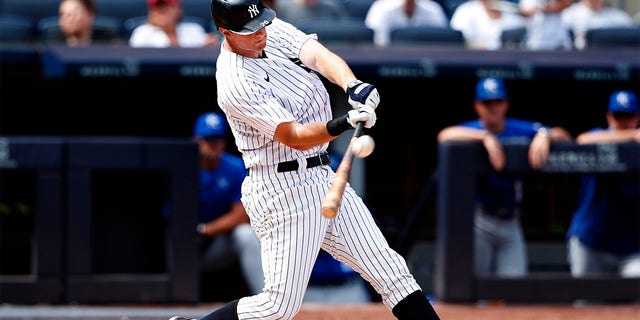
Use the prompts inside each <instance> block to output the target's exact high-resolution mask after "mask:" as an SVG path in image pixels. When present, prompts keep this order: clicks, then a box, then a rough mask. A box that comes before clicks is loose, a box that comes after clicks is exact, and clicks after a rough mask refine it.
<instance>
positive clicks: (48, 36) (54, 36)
mask: <svg viewBox="0 0 640 320" xmlns="http://www.w3.org/2000/svg"><path fill="white" fill-rule="evenodd" d="M58 20H59V19H58V16H55V17H47V18H44V19H40V21H38V25H37V33H38V37H39V38H40V40H42V41H43V42H57V41H62V39H63V35H62V31H61V30H60V26H59V24H58ZM93 33H94V39H97V40H107V41H110V40H116V39H119V38H120V37H121V23H120V20H119V19H117V18H114V17H104V16H96V19H95V21H94V22H93Z"/></svg>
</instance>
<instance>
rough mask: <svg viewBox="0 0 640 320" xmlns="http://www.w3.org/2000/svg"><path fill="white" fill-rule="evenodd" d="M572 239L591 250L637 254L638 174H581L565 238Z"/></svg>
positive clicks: (639, 223)
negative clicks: (575, 207)
mask: <svg viewBox="0 0 640 320" xmlns="http://www.w3.org/2000/svg"><path fill="white" fill-rule="evenodd" d="M592 131H593V130H592ZM573 235H575V236H577V237H578V239H580V241H581V242H582V243H584V244H585V245H587V246H589V247H591V248H593V249H598V250H604V251H607V252H611V253H614V254H619V255H627V254H631V253H635V252H640V174H638V172H633V173H629V172H625V173H607V174H604V173H599V174H584V175H583V177H582V186H581V189H580V192H579V194H578V206H577V209H576V211H575V212H574V214H573V218H572V220H571V225H570V226H569V231H568V232H567V238H569V237H571V236H573Z"/></svg>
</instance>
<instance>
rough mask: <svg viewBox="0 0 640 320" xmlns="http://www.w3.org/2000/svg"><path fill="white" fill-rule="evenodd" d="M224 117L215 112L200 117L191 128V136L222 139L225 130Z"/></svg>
mask: <svg viewBox="0 0 640 320" xmlns="http://www.w3.org/2000/svg"><path fill="white" fill-rule="evenodd" d="M226 126H227V122H226V121H225V119H224V117H223V116H222V115H220V114H218V113H215V112H207V113H205V114H202V115H200V117H198V119H197V120H196V124H195V125H194V127H193V134H194V135H196V136H200V137H212V136H217V137H224V136H225V135H226V130H227V127H226Z"/></svg>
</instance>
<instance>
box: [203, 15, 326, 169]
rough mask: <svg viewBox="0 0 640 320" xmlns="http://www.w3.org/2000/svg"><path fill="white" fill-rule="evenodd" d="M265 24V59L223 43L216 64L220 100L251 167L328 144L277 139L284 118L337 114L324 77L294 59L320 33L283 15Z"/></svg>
mask: <svg viewBox="0 0 640 320" xmlns="http://www.w3.org/2000/svg"><path fill="white" fill-rule="evenodd" d="M266 28H267V34H268V38H267V47H266V48H265V50H264V51H265V52H266V58H259V59H251V58H246V57H243V56H241V55H238V54H236V53H233V52H230V51H228V50H226V49H224V47H223V48H222V49H221V50H220V56H219V57H218V61H217V64H216V68H217V71H216V82H217V85H218V104H219V105H220V108H221V109H222V110H223V111H224V112H225V114H226V115H227V119H228V120H229V124H230V126H231V130H232V132H233V135H234V137H235V138H236V141H235V142H236V144H237V146H238V149H239V150H240V152H242V155H243V159H244V162H245V165H246V166H247V167H253V166H258V165H275V164H277V163H279V162H283V161H288V160H292V159H298V158H306V157H310V156H312V155H315V154H318V152H320V151H324V150H326V149H327V146H328V145H329V144H328V143H326V144H324V145H322V146H317V147H314V148H311V149H308V150H304V151H299V150H295V149H292V148H289V147H287V146H285V145H284V144H282V143H280V142H278V141H275V140H273V134H274V132H275V130H276V127H277V126H278V124H280V123H282V122H290V121H297V122H298V123H301V124H305V123H310V122H318V121H328V120H331V118H332V114H331V107H330V101H329V93H328V92H327V90H326V88H325V87H324V84H323V83H322V80H320V78H319V77H318V75H317V74H316V73H315V72H310V70H309V69H305V68H303V67H301V66H298V65H296V64H295V63H294V62H292V60H294V61H299V60H298V53H299V52H300V48H301V47H302V44H303V43H304V42H305V41H306V40H308V39H309V38H310V37H315V35H307V34H304V33H302V32H301V31H299V30H298V29H296V28H294V27H293V26H292V25H290V24H288V23H285V22H283V21H282V20H279V19H275V20H274V21H273V23H271V24H270V25H269V26H267V27H266Z"/></svg>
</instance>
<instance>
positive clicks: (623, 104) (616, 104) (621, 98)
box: [609, 91, 638, 113]
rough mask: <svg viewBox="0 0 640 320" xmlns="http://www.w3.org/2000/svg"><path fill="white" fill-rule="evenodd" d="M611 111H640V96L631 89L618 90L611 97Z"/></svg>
mask: <svg viewBox="0 0 640 320" xmlns="http://www.w3.org/2000/svg"><path fill="white" fill-rule="evenodd" d="M609 111H611V112H624V113H638V98H637V97H636V95H635V94H634V93H633V92H631V91H616V92H614V93H613V94H612V95H611V98H610V99H609Z"/></svg>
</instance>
